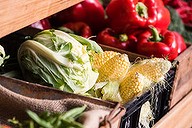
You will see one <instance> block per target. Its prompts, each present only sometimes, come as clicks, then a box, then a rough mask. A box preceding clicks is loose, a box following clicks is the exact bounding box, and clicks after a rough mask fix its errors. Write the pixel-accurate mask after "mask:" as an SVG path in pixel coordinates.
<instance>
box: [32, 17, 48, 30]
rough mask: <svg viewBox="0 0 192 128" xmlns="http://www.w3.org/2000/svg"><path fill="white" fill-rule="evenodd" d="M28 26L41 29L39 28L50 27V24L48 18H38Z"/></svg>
mask: <svg viewBox="0 0 192 128" xmlns="http://www.w3.org/2000/svg"><path fill="white" fill-rule="evenodd" d="M30 26H31V27H33V28H37V29H41V30H46V29H51V24H50V22H49V19H48V18H45V19H42V20H39V21H37V22H35V23H33V24H31V25H30Z"/></svg>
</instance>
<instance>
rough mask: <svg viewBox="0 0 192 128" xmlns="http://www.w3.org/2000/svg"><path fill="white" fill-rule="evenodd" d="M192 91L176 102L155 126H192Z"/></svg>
mask: <svg viewBox="0 0 192 128" xmlns="http://www.w3.org/2000/svg"><path fill="white" fill-rule="evenodd" d="M191 101H192V91H191V92H189V94H188V95H186V97H184V98H183V99H182V100H181V101H180V102H179V103H178V104H176V105H175V106H174V107H173V108H172V109H171V110H170V111H169V112H168V113H167V114H166V115H165V116H164V117H163V118H161V119H160V120H159V121H158V122H157V123H156V124H155V125H154V126H153V128H191V127H192V102H191Z"/></svg>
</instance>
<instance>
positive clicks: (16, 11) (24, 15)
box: [0, 0, 82, 38]
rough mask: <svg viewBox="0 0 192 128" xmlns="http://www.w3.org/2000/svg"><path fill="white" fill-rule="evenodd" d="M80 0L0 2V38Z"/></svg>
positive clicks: (0, 0)
mask: <svg viewBox="0 0 192 128" xmlns="http://www.w3.org/2000/svg"><path fill="white" fill-rule="evenodd" d="M81 1H82V0H14V1H13V0H0V17H1V20H0V28H1V31H0V38H1V37H3V36H5V35H8V34H10V33H12V32H15V31H16V30H19V29H21V28H23V27H26V26H28V25H30V24H32V23H34V22H36V21H38V20H40V19H43V18H45V17H48V16H50V15H52V14H55V13H57V12H59V11H61V10H63V9H66V8H68V7H70V6H72V5H74V4H76V3H78V2H81Z"/></svg>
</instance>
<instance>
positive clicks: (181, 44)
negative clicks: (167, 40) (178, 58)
mask: <svg viewBox="0 0 192 128" xmlns="http://www.w3.org/2000/svg"><path fill="white" fill-rule="evenodd" d="M173 33H174V34H175V37H176V42H177V45H178V54H180V53H182V52H183V51H184V50H185V49H186V48H187V45H186V43H185V41H184V39H183V37H182V36H181V34H179V33H178V32H173Z"/></svg>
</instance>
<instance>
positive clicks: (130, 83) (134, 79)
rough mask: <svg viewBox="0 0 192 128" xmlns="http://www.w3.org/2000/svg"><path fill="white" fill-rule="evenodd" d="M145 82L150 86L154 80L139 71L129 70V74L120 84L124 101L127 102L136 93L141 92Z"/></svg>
mask: <svg viewBox="0 0 192 128" xmlns="http://www.w3.org/2000/svg"><path fill="white" fill-rule="evenodd" d="M145 84H147V85H148V86H149V85H151V84H152V82H151V81H150V80H149V79H147V78H146V77H145V76H143V75H142V74H140V73H138V72H129V71H128V74H127V75H126V77H125V79H124V80H123V81H122V82H121V83H120V86H119V92H120V95H121V98H122V103H123V104H125V103H127V102H128V101H130V100H131V99H133V98H134V97H135V96H136V95H138V94H139V93H141V92H142V90H143V87H144V86H145Z"/></svg>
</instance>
